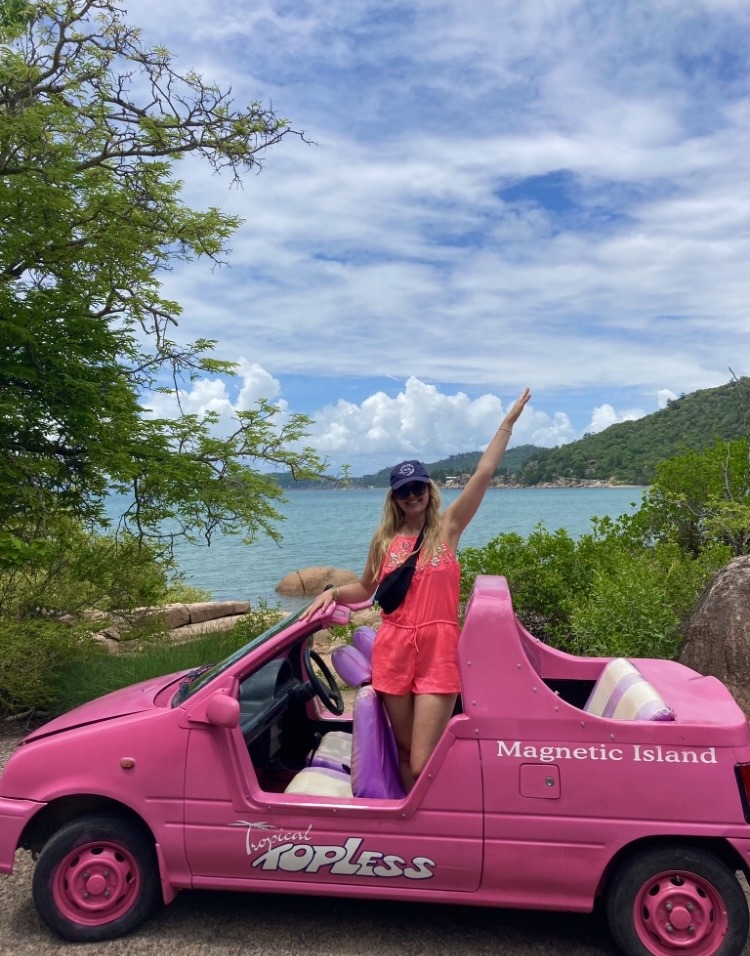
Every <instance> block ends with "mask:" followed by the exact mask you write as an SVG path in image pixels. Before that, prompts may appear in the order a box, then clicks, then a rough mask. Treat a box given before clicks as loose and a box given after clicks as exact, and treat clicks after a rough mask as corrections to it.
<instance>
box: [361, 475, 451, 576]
mask: <svg viewBox="0 0 750 956" xmlns="http://www.w3.org/2000/svg"><path fill="white" fill-rule="evenodd" d="M426 484H427V491H428V493H429V495H430V500H429V502H428V504H427V511H426V512H425V525H424V540H423V541H422V547H421V548H420V550H419V558H418V559H417V560H418V563H420V564H424V563H425V562H426V561H427V560H428V559H429V558H431V557H432V556H433V555H435V554H437V551H438V548H439V547H440V544H441V532H442V520H441V515H440V504H441V498H440V489H439V488H438V486H437V485H436V484H435V482H434V481H432V479H430V480H429V481H428V482H426ZM403 523H404V512H403V511H402V510H401V506H400V505H399V503H398V500H397V499H396V498H395V496H394V494H393V491H392V490H391V489H390V488H389V489H388V494H387V495H386V496H385V501H384V502H383V514H382V516H381V518H380V525H379V526H378V528H377V530H376V531H375V534H374V535H373V536H372V543H371V544H370V554H371V555H372V563H373V567H374V569H375V573H376V574H377V573H379V572H380V568H381V567H382V565H383V560H384V559H385V554H386V551H387V550H388V546H389V545H390V543H391V541H392V540H393V539H394V537H395V536H396V535H397V534H398V532H399V529H400V527H401V525H402V524H403Z"/></svg>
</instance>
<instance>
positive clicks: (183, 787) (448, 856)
mask: <svg viewBox="0 0 750 956" xmlns="http://www.w3.org/2000/svg"><path fill="white" fill-rule="evenodd" d="M349 614H350V612H349V610H348V609H346V608H342V607H334V609H333V610H332V611H328V612H327V613H325V614H323V615H320V616H317V617H314V618H313V619H312V620H309V621H307V620H305V621H301V620H299V618H298V617H292V618H288V619H286V620H284V621H282V622H281V623H280V624H278V625H276V626H275V627H273V628H271V629H270V630H269V631H267V632H266V633H264V634H262V635H261V636H259V637H257V638H255V639H254V640H252V641H251V642H250V643H249V644H247V645H246V646H245V647H242V648H240V649H239V650H238V651H237V652H236V653H234V654H232V655H231V657H229V658H227V659H226V660H224V661H221V662H220V663H217V664H215V665H213V666H211V667H208V668H205V669H200V670H197V671H193V672H191V673H179V674H172V675H170V676H167V677H162V678H159V679H158V680H152V681H148V682H146V683H143V684H138V685H136V686H134V687H130V688H127V689H125V690H122V691H118V692H116V693H114V694H110V695H108V696H106V697H103V698H100V699H98V700H95V701H92V702H91V703H89V704H85V705H84V706H83V707H79V708H78V709H76V710H74V711H72V712H70V713H68V714H65V715H64V716H62V717H59V718H57V719H55V720H52V721H50V722H49V723H48V724H46V725H45V726H43V727H42V728H41V729H39V730H37V731H35V732H34V733H32V734H30V735H29V736H28V737H27V738H26V739H25V740H24V741H23V742H22V743H21V744H20V745H19V747H18V749H17V750H16V752H15V753H14V754H13V756H12V757H11V759H10V761H9V763H8V765H7V768H6V770H5V772H4V773H3V775H2V777H0V872H2V873H10V872H11V871H12V868H13V861H14V854H15V852H16V849H17V848H18V847H26V848H28V849H30V850H31V851H32V852H33V853H34V854H38V862H37V865H36V869H35V871H34V878H33V895H34V901H35V903H36V906H37V909H38V911H39V914H40V915H41V917H42V919H43V920H44V921H45V922H46V923H47V924H48V925H49V926H50V927H51V928H52V929H53V930H54V931H55V932H56V933H58V934H59V935H61V936H63V937H65V938H67V939H71V940H80V941H93V940H101V939H107V938H111V937H115V936H119V935H121V934H123V933H127V932H128V931H130V930H132V929H133V928H134V927H136V926H137V925H138V924H139V923H141V921H142V920H144V919H145V918H146V916H147V915H148V913H149V912H150V911H151V909H152V908H153V907H154V906H155V905H156V904H157V903H158V902H159V901H162V902H165V903H169V902H170V900H172V899H173V898H174V896H175V894H177V893H179V892H180V891H181V890H188V889H192V888H201V889H217V890H223V889H228V890H247V891H253V890H260V891H263V892H278V893H308V894H325V895H335V896H360V897H375V898H390V899H399V900H419V901H420V902H424V901H427V900H433V901H435V902H448V903H452V904H455V903H466V904H471V905H481V906H503V907H515V908H536V909H547V910H568V911H578V912H588V911H590V910H592V908H593V907H594V906H595V905H596V904H597V902H598V901H601V902H602V904H603V905H604V907H605V908H606V912H607V916H608V921H609V926H610V928H611V932H612V935H613V937H614V940H615V943H616V945H617V947H618V948H619V950H620V951H621V952H622V953H624V954H627V956H643V954H649V956H676V954H684V956H738V954H739V953H740V952H741V951H742V950H743V948H744V946H745V943H746V940H747V936H748V904H747V899H746V897H745V893H744V892H743V889H742V886H741V884H740V882H739V881H738V878H737V874H738V873H739V874H742V873H744V874H745V875H747V874H748V872H749V870H750V823H749V822H748V821H750V809H749V796H750V729H749V728H748V723H747V720H746V719H745V716H744V714H743V713H742V711H741V710H740V708H739V707H738V706H737V704H736V703H735V701H734V700H733V698H732V696H731V695H730V694H729V692H728V691H727V689H726V688H725V687H724V686H723V685H722V684H721V682H720V681H718V680H716V679H715V678H713V677H703V676H701V675H700V674H698V673H696V672H695V671H692V670H690V669H689V668H687V667H684V666H682V665H681V664H678V663H675V662H674V661H664V660H651V659H639V660H626V659H624V658H617V659H614V660H609V659H601V658H581V657H574V656H572V655H569V654H565V653H562V652H560V651H557V650H554V649H552V648H550V647H548V646H546V645H545V644H543V643H541V642H540V641H538V640H536V639H535V638H534V637H533V636H532V635H531V634H529V633H528V631H527V630H525V629H524V627H523V626H522V625H521V624H520V623H519V621H518V620H517V618H516V617H515V615H514V613H513V606H512V603H511V597H510V594H509V592H508V588H507V585H506V582H505V580H504V579H503V578H501V577H489V576H484V577H479V578H477V580H476V583H475V586H474V590H473V592H472V595H471V599H470V601H469V604H468V606H467V611H466V617H465V623H464V627H463V631H462V634H461V640H460V645H459V652H460V659H461V676H462V695H461V699H460V701H459V705H458V706H457V709H456V713H455V714H454V716H453V718H452V719H451V721H450V724H449V725H448V728H447V730H446V732H445V734H444V736H443V738H442V739H441V741H440V743H439V745H438V747H437V749H436V751H435V753H434V754H433V755H432V758H431V759H430V762H429V764H428V765H427V767H426V769H425V771H424V773H423V774H422V776H421V777H420V778H419V781H418V782H417V785H416V786H415V787H414V789H413V790H412V791H411V792H409V793H408V794H404V791H403V789H402V787H401V785H400V782H399V777H398V773H397V770H396V758H395V748H394V743H393V738H392V734H391V731H390V727H389V725H388V721H387V719H386V717H385V715H384V712H383V710H382V708H381V704H380V701H379V699H378V697H377V695H376V694H375V693H374V692H373V690H372V688H371V687H370V686H369V683H368V678H369V654H370V649H371V644H372V639H373V636H374V634H373V632H372V631H370V630H368V629H367V628H360V629H358V630H357V631H355V633H354V635H353V642H352V644H351V645H346V646H342V647H341V648H339V649H338V650H336V651H335V652H334V655H333V663H334V667H335V669H336V670H337V671H338V673H339V675H340V679H342V680H344V681H346V682H347V683H349V684H351V685H352V686H356V687H359V690H357V692H356V696H355V697H354V706H353V710H352V713H345V712H344V703H343V699H342V695H341V693H340V691H339V684H338V682H337V680H336V678H335V677H334V676H333V674H332V673H331V672H330V671H329V670H328V669H327V668H326V667H325V666H324V665H323V666H321V665H322V662H321V661H320V659H319V658H318V656H317V655H316V654H315V652H314V651H313V650H312V649H311V643H312V640H311V638H312V635H313V634H314V632H315V631H316V630H318V629H320V628H323V627H326V626H327V625H328V624H330V623H337V624H341V623H344V622H346V621H347V620H348V618H349ZM321 675H322V676H321Z"/></svg>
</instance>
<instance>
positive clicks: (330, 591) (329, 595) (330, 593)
mask: <svg viewBox="0 0 750 956" xmlns="http://www.w3.org/2000/svg"><path fill="white" fill-rule="evenodd" d="M338 596H339V589H338V588H326V590H325V591H321V592H320V594H319V595H318V596H317V597H315V598H313V599H312V601H311V602H310V604H309V606H308V607H306V608H305V610H304V611H303V612H302V613H301V614H300V616H299V619H300V620H301V621H305V620H307V618H308V617H312V616H313V614H315V613H316V612H317V611H325V609H326V608H328V607H330V606H331V604H333V602H334V601H335V600H336V598H337V597H338Z"/></svg>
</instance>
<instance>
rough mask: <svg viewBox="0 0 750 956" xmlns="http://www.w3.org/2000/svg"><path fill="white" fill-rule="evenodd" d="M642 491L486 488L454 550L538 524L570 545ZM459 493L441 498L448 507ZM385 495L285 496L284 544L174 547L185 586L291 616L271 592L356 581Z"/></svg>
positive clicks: (624, 510)
mask: <svg viewBox="0 0 750 956" xmlns="http://www.w3.org/2000/svg"><path fill="white" fill-rule="evenodd" d="M643 491H644V489H642V488H524V489H506V488H490V489H489V490H488V491H487V494H486V495H485V497H484V500H483V502H482V505H481V507H480V509H479V511H478V512H477V514H476V515H475V516H474V520H473V521H472V522H471V524H470V525H469V527H468V528H467V529H466V531H464V534H463V536H462V538H461V545H460V547H462V548H463V547H482V546H483V545H485V544H487V542H488V541H490V540H491V539H492V538H494V537H496V536H497V535H498V534H500V533H502V532H511V531H515V532H517V533H518V534H521V535H523V536H524V537H525V536H526V535H528V534H530V533H531V532H532V531H533V530H534V528H535V527H536V526H537V525H538V524H540V523H541V524H543V526H544V527H545V528H546V529H547V530H548V531H555V530H557V529H558V528H564V529H565V530H566V531H567V532H568V533H569V534H570V535H571V536H572V537H574V538H577V537H579V536H580V535H582V534H585V533H586V532H588V531H590V530H591V518H592V517H593V516H597V517H600V518H602V517H605V516H609V517H612V518H616V517H618V516H619V515H622V514H628V513H631V512H633V511H634V510H637V508H638V507H639V505H640V502H641V498H642V495H643ZM457 494H458V491H451V490H445V491H443V492H442V496H443V504H444V505H445V504H448V503H449V502H450V501H452V500H453V498H455V497H456V495H457ZM384 495H385V491H384V490H383V489H352V490H349V491H342V490H321V491H291V492H289V494H288V501H287V502H286V503H285V504H284V505H282V506H281V508H280V509H279V510H280V511H281V512H282V514H283V515H284V521H282V522H280V524H279V531H280V532H281V534H282V535H283V540H282V541H281V542H279V543H278V544H277V543H275V542H274V541H272V540H271V539H269V538H265V537H263V538H259V539H258V540H257V541H256V542H255V543H254V544H252V545H244V544H242V542H241V540H240V538H238V537H233V536H224V537H220V538H217V539H216V540H215V541H214V542H213V543H212V544H211V546H210V547H206V546H200V545H185V544H180V545H178V547H177V548H176V549H175V553H176V558H177V562H178V565H179V568H180V570H181V571H182V573H183V575H184V578H185V580H186V581H187V582H188V583H190V584H193V585H195V586H197V587H201V588H204V589H206V590H208V591H209V592H210V594H211V597H212V598H213V599H214V600H226V599H230V600H245V601H250V603H251V604H257V602H258V601H259V600H263V601H265V602H266V603H267V604H270V605H272V606H275V605H276V604H277V603H278V604H280V605H281V607H282V608H283V609H285V610H289V611H292V610H296V609H297V608H298V607H299V606H300V604H301V603H304V602H301V601H300V600H298V599H294V598H289V597H282V596H281V595H279V594H278V593H277V592H276V586H277V585H278V584H279V582H280V581H281V580H282V579H283V578H284V577H286V575H287V574H289V573H291V572H292V571H295V570H298V569H300V568H307V567H316V566H326V567H328V566H330V567H336V568H342V569H346V570H350V571H354V572H355V573H356V574H360V573H361V572H362V570H363V568H364V563H365V559H366V557H367V549H368V547H369V544H370V538H371V537H372V534H373V531H374V530H375V527H376V526H377V524H378V522H379V520H380V513H381V509H382V505H383V499H384Z"/></svg>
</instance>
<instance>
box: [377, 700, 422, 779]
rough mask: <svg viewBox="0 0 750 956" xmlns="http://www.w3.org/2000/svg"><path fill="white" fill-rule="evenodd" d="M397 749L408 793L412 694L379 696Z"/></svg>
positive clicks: (411, 775) (412, 777)
mask: <svg viewBox="0 0 750 956" xmlns="http://www.w3.org/2000/svg"><path fill="white" fill-rule="evenodd" d="M381 696H382V698H383V703H384V704H385V709H386V713H387V714H388V719H389V720H390V722H391V727H392V728H393V736H394V737H395V738H396V747H397V749H398V767H399V771H400V773H401V781H402V783H403V785H404V788H405V789H406V791H407V792H408V791H409V790H411V788H412V787H413V786H414V774H413V773H412V772H411V738H412V728H413V726H414V694H381Z"/></svg>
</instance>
